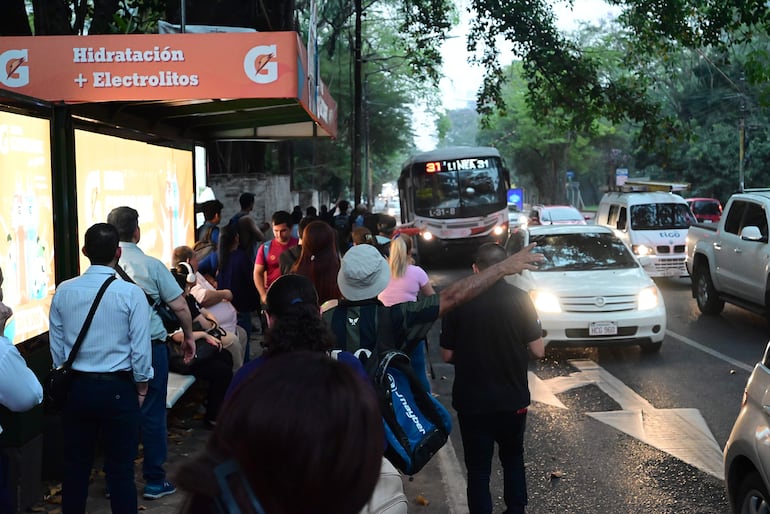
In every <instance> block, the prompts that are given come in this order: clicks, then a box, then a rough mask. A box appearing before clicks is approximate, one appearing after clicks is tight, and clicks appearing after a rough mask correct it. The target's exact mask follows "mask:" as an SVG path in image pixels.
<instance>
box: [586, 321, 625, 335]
mask: <svg viewBox="0 0 770 514" xmlns="http://www.w3.org/2000/svg"><path fill="white" fill-rule="evenodd" d="M588 335H589V336H615V335H618V324H617V323H615V322H614V321H594V322H593V323H591V324H590V325H589V326H588Z"/></svg>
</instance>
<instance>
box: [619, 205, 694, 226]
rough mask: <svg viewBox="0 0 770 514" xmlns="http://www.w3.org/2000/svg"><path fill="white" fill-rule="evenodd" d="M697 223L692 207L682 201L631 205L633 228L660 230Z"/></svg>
mask: <svg viewBox="0 0 770 514" xmlns="http://www.w3.org/2000/svg"><path fill="white" fill-rule="evenodd" d="M692 223H695V218H693V215H692V213H691V212H690V208H689V207H688V206H687V205H686V204H680V203H648V204H641V205H634V206H632V207H631V228H633V229H635V230H659V229H664V228H687V227H689V226H690V225H691V224H692Z"/></svg>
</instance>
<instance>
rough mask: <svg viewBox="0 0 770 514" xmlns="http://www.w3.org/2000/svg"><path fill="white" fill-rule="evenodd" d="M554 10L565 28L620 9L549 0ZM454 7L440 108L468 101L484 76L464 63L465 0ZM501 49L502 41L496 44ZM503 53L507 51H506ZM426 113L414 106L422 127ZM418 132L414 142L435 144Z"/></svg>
mask: <svg viewBox="0 0 770 514" xmlns="http://www.w3.org/2000/svg"><path fill="white" fill-rule="evenodd" d="M551 3H552V4H553V8H554V13H555V14H556V18H557V27H558V28H559V29H561V30H563V31H566V32H569V31H572V30H575V29H576V28H577V27H578V23H579V22H580V21H599V20H601V19H604V18H607V17H614V16H617V15H618V14H619V13H620V9H619V8H618V7H615V6H610V5H608V4H606V3H605V2H604V1H603V0H575V1H574V7H573V8H572V9H570V7H569V5H567V3H565V2H560V1H559V0H552V2H551ZM456 4H457V6H458V10H459V11H460V12H461V23H460V24H459V25H458V26H457V27H455V28H454V30H453V31H452V32H451V34H450V36H451V37H450V38H448V39H447V40H446V42H445V43H444V45H443V46H442V49H441V53H442V57H443V59H444V66H443V70H444V73H443V75H444V78H442V79H441V82H440V83H439V87H440V89H441V97H442V103H443V106H444V108H446V109H448V110H451V109H460V108H463V107H465V106H467V105H468V103H469V102H472V101H474V100H475V98H476V93H477V91H478V89H479V87H480V86H481V82H482V79H483V76H484V72H483V69H482V68H481V67H479V66H473V65H471V64H469V63H468V58H469V57H470V54H468V52H467V50H466V41H467V35H468V29H469V22H468V20H469V15H468V13H467V11H466V10H465V5H467V4H468V1H467V0H456ZM500 48H501V49H503V48H504V45H500ZM506 54H507V55H506ZM512 60H513V53H511V52H510V50H507V51H504V53H503V55H502V56H501V59H500V62H501V63H502V64H503V65H505V64H507V63H509V62H510V61H512ZM426 118H428V117H427V116H426V114H425V113H424V112H423V111H422V110H421V109H419V108H417V109H415V115H414V119H415V125H416V126H420V127H424V126H425V124H426V123H427V119H426ZM415 133H416V134H418V136H417V137H416V139H415V144H416V145H417V147H418V148H419V149H421V150H430V149H432V148H433V147H434V146H435V143H436V140H435V136H434V134H431V133H426V132H425V131H424V130H415Z"/></svg>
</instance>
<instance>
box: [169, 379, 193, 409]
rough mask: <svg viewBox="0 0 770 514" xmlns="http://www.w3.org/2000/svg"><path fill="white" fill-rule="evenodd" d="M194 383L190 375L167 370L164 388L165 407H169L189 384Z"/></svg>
mask: <svg viewBox="0 0 770 514" xmlns="http://www.w3.org/2000/svg"><path fill="white" fill-rule="evenodd" d="M194 383H195V377H194V376H192V375H180V374H179V373H174V372H173V371H169V373H168V387H167V388H166V408H167V409H170V408H171V407H173V406H174V404H175V403H176V402H177V401H178V400H179V398H181V397H182V395H183V394H184V392H185V391H187V390H188V389H189V388H190V386H191V385H193V384H194Z"/></svg>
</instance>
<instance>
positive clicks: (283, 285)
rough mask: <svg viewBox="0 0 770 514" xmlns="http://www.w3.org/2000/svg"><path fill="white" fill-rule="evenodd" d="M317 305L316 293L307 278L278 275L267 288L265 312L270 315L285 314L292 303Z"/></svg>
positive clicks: (295, 275)
mask: <svg viewBox="0 0 770 514" xmlns="http://www.w3.org/2000/svg"><path fill="white" fill-rule="evenodd" d="M301 304H310V305H314V306H318V293H317V292H316V290H315V286H313V283H312V282H311V281H310V279H309V278H307V277H305V276H303V275H297V274H288V275H282V276H280V277H278V278H277V279H276V280H275V282H273V283H272V284H270V288H268V290H267V305H266V306H265V307H266V309H267V312H269V313H270V314H271V315H272V316H282V315H284V314H286V313H287V312H288V311H289V310H291V308H292V307H293V306H294V305H301Z"/></svg>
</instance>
